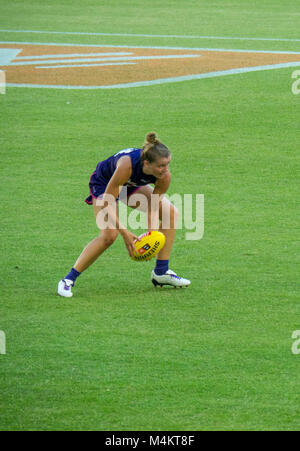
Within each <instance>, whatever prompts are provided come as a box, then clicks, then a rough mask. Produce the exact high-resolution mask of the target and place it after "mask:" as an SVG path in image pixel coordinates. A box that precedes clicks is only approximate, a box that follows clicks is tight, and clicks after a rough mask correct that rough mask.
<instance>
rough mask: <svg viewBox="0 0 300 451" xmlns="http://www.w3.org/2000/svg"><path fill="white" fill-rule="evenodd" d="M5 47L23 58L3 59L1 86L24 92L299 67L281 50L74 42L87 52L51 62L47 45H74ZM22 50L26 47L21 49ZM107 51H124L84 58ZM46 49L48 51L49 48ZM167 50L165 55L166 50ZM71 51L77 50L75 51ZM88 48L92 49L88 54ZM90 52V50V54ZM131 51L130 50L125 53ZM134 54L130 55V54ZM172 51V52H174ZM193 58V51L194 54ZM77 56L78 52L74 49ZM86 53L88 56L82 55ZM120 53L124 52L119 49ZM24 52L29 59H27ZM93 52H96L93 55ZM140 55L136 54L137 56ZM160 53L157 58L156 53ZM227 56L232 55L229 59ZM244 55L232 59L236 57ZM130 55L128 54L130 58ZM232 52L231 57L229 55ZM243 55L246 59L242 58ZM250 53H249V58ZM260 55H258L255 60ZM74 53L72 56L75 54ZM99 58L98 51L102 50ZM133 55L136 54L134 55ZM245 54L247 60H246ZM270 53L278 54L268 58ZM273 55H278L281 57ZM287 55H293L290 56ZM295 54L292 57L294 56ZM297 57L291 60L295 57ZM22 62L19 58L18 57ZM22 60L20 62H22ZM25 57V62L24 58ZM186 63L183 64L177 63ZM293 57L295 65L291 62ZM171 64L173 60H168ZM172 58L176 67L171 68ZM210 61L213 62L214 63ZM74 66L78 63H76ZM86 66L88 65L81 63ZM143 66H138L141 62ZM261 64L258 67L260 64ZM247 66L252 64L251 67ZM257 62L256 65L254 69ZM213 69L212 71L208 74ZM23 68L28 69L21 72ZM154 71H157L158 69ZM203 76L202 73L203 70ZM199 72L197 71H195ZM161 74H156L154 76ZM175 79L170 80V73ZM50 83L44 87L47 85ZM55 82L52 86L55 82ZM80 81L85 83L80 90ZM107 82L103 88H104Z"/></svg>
mask: <svg viewBox="0 0 300 451" xmlns="http://www.w3.org/2000/svg"><path fill="white" fill-rule="evenodd" d="M0 45H1V42H0ZM8 45H17V46H18V47H21V46H22V50H19V49H18V50H16V49H13V50H15V51H16V52H20V51H22V52H23V51H24V52H26V53H25V55H26V57H18V56H16V57H15V59H14V60H13V61H11V60H10V59H9V61H11V62H9V63H8V64H7V66H4V67H6V69H5V70H6V71H7V75H8V80H7V81H8V83H7V87H29V88H33V87H34V88H51V89H52V88H53V89H121V88H133V87H141V86H153V85H161V84H165V83H174V82H182V81H190V80H200V79H206V78H214V77H221V76H226V75H235V74H242V73H249V72H257V71H266V70H274V69H283V68H290V67H300V58H299V55H300V52H285V51H265V50H264V51H256V50H246V51H245V50H241V49H233V50H229V49H226V50H224V49H208V48H207V49H203V48H201V49H200V48H190V49H188V50H192V51H193V52H194V53H182V54H180V53H178V51H181V52H185V51H186V50H187V49H186V48H182V47H171V48H170V47H150V46H130V47H128V46H115V45H92V44H89V45H87V44H81V45H80V44H79V45H80V46H81V47H82V48H87V49H88V50H87V53H86V54H84V53H80V55H84V56H86V57H87V58H85V57H84V56H82V57H80V58H76V57H75V54H72V53H70V54H67V59H65V58H66V57H65V56H63V57H62V58H61V59H57V55H53V50H51V51H50V48H49V49H48V48H47V47H48V46H53V47H57V49H58V48H59V47H63V46H65V47H67V48H70V47H72V48H75V47H78V44H55V43H50V44H45V43H20V42H17V43H16V42H14V43H12V42H5V43H4V46H5V48H4V49H2V50H4V51H7V50H8V49H7V48H6V47H7V46H8ZM26 46H28V47H26ZM34 46H39V47H40V48H35V47H34ZM100 48H101V49H104V48H107V49H109V50H108V52H109V51H110V52H111V51H112V50H114V49H120V48H124V49H125V48H126V49H127V52H126V53H127V55H126V56H120V54H121V52H112V53H117V55H118V56H109V57H106V55H108V53H106V54H104V55H105V57H104V56H102V57H92V58H91V57H90V56H91V55H95V53H96V52H97V50H96V49H100ZM51 49H52V47H51ZM140 49H147V51H145V52H141V51H140ZM154 49H155V50H157V49H159V50H162V51H166V50H167V51H168V54H163V52H158V51H156V52H151V51H152V50H154ZM170 49H171V50H172V54H170V53H171V52H169V50H170ZM75 50H77V49H75ZM93 50H94V51H93ZM95 50H96V51H95ZM131 50H133V51H132V52H131ZM47 51H49V54H51V55H50V58H49V56H48V58H49V59H47ZM135 51H136V52H135ZM176 51H177V53H176ZM200 51H201V53H198V54H196V52H200ZM39 52H41V53H42V54H41V55H40V58H42V59H40V58H38V57H37V53H39ZM77 52H78V50H77ZM88 52H92V53H88ZM124 52H125V51H124ZM30 53H32V56H33V57H34V60H32V58H31V56H30ZM61 53H62V54H63V55H66V53H67V49H66V48H65V49H64V50H63V51H62V52H61ZM97 53H98V52H97ZM141 53H142V55H141ZM159 53H160V54H159ZM230 53H232V55H230ZM239 53H241V54H244V55H241V57H240V56H238V54H239ZM132 54H133V55H134V56H132ZM233 54H235V56H234V57H233ZM246 54H247V56H246ZM251 54H253V55H252V56H251ZM259 54H260V56H259ZM261 54H268V55H266V57H262V56H261ZM77 55H78V53H77ZM102 55H103V52H102ZM137 55H138V56H137ZM248 55H249V57H248ZM273 55H278V58H277V57H274V56H273ZM279 55H284V56H285V57H281V56H279ZM291 55H293V56H291ZM294 55H295V58H294ZM296 56H297V57H298V58H297V57H296ZM20 58H22V59H20ZM25 58H26V59H25ZM29 58H30V59H31V60H30V61H29V60H28V59H29ZM183 59H185V60H186V63H184V62H183V61H180V60H183ZM297 59H298V61H297ZM153 60H162V61H165V62H167V60H170V65H167V64H163V65H155V66H152V65H151V64H148V63H147V64H145V61H147V62H148V61H153ZM172 60H173V62H172ZM176 60H177V61H178V63H176V64H177V65H176V64H175V62H176ZM214 61H215V63H214ZM76 63H78V64H76ZM84 63H88V64H84ZM137 63H140V68H139V70H138V71H133V70H131V69H130V68H128V70H124V71H122V70H121V69H120V71H117V69H113V70H114V72H111V74H108V73H107V71H105V72H104V71H102V72H101V69H100V67H101V66H103V65H104V64H105V65H106V64H111V65H112V66H115V67H117V66H122V65H128V66H129V64H137ZM143 63H144V64H143ZM261 63H264V64H261ZM251 64H252V66H251ZM255 64H257V65H255ZM214 65H215V67H216V68H218V70H211V69H213V68H214ZM91 66H94V67H96V66H98V67H99V70H98V71H97V69H95V71H90V72H89V71H88V68H89V67H91ZM26 67H28V69H26ZM72 67H73V68H78V67H81V68H84V67H85V68H86V72H85V73H84V75H82V72H80V73H79V72H78V75H77V79H76V73H75V72H74V73H71V71H65V72H59V74H58V75H57V76H55V75H54V77H53V74H52V75H51V77H50V76H49V75H48V74H47V73H46V71H45V72H41V71H39V72H38V73H37V71H36V69H43V70H46V69H50V68H51V69H58V68H61V69H64V68H65V69H66V68H72ZM160 67H161V68H162V69H163V70H162V71H160ZM206 70H207V71H208V72H205V71H206ZM199 72H200V73H199ZM160 74H161V76H159V75H160ZM176 74H177V76H173V75H176ZM95 80H97V81H98V85H97V86H95V85H94V84H95ZM49 82H50V83H49ZM55 83H56V84H55ZM82 83H84V84H85V85H84V86H83V85H82ZM106 83H109V84H106Z"/></svg>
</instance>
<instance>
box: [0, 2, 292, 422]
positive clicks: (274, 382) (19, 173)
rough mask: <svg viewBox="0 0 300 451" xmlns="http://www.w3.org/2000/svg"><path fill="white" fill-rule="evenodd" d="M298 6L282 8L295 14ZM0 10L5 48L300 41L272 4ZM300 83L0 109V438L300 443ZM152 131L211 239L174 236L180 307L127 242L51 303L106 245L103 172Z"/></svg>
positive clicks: (277, 73) (150, 90)
mask: <svg viewBox="0 0 300 451" xmlns="http://www.w3.org/2000/svg"><path fill="white" fill-rule="evenodd" d="M293 3H294V5H293ZM84 5H85V6H83V3H82V2H80V1H79V0H72V1H65V2H64V6H62V5H61V2H58V1H57V0H54V1H51V2H50V1H45V2H40V1H37V0H36V1H32V0H30V1H26V2H25V1H11V2H4V0H0V6H1V17H0V29H5V30H44V31H69V32H76V31H78V32H103V33H138V34H166V35H168V34H169V35H172V34H180V35H197V36H198V35H199V36H230V37H234V36H235V37H249V38H256V37H259V38H282V39H284V38H286V39H299V38H300V36H299V29H300V15H299V7H298V12H297V5H296V2H290V3H288V4H287V3H286V2H284V1H283V0H275V1H274V0H273V1H269V0H263V1H260V2H254V1H249V0H245V1H243V2H239V1H237V0H236V1H216V0H214V1H211V2H204V1H194V0H186V1H185V2H180V1H179V0H173V1H171V0H168V1H165V2H159V1H157V0H151V1H150V2H147V1H146V0H140V1H138V0H135V1H129V0H124V1H123V0H121V1H118V2H117V1H115V0H110V1H108V0H104V1H100V2H99V1H96V0H89V1H87V2H84ZM16 40H17V41H22V42H23V41H24V42H57V43H59V42H60V43H68V42H69V43H84V44H86V43H89V44H102V43H103V44H120V45H127V44H128V45H149V46H151V45H161V46H163V45H166V46H169V45H174V46H188V47H212V48H242V49H247V48H248V49H257V50H259V49H264V50H289V51H299V48H300V43H299V42H298V43H297V42H296V41H282V42H280V41H238V40H236V41H235V40H224V41H221V40H220V41H218V40H209V39H207V40H206V39H205V40H203V39H184V40H182V39H179V38H150V37H148V38H146V37H128V38H126V37H116V36H112V37H109V36H103V37H101V36H76V35H66V36H63V35H55V34H53V35H46V34H45V35H34V34H17V33H8V32H3V31H2V32H0V41H16ZM292 72H293V69H283V70H273V71H267V72H257V73H250V74H244V75H233V76H227V77H219V78H216V79H206V80H195V81H188V82H183V83H174V84H168V85H161V86H152V87H142V88H132V89H123V90H107V91H101V90H99V91H97V90H95V91H73V90H69V91H66V90H56V89H51V90H47V89H21V88H8V89H7V93H6V95H0V123H1V126H0V127H1V133H0V155H1V194H0V202H1V220H0V221H1V232H0V233H1V259H0V262H1V280H0V287H1V297H0V330H2V331H4V332H5V334H6V340H7V350H6V355H0V430H106V431H118V430H119V431H122V430H123V431H130V430H131V431H142V430H146V431H155V430H157V431H159V430H169V431H188V430H189V431H193V430H195V431H202V430H298V429H299V427H300V395H299V390H298V385H299V374H300V373H299V371H300V356H297V355H293V354H292V351H291V348H292V343H293V340H292V338H291V336H292V333H293V331H294V330H296V329H300V317H299V305H298V302H299V282H298V279H299V238H300V235H299V199H298V197H299V169H300V164H299V142H300V129H299V114H300V95H299V96H295V95H293V94H292V92H291V85H292V78H291V75H292ZM150 130H156V131H157V132H158V133H159V135H160V137H161V139H162V140H163V142H165V143H166V144H168V145H169V146H170V148H171V149H172V152H173V161H172V166H171V172H172V176H173V182H172V186H171V190H170V193H171V194H172V193H179V194H184V193H190V194H193V195H196V194H197V193H200V194H204V195H205V235H204V238H203V239H202V240H200V241H185V239H184V237H185V231H184V230H180V231H178V237H177V242H176V245H175V247H174V251H173V256H172V260H171V267H172V269H173V270H175V271H176V272H178V273H180V274H181V275H183V276H184V277H187V278H190V279H191V280H192V285H191V287H190V288H188V289H186V290H173V289H167V288H166V289H159V290H155V289H154V288H153V286H152V284H151V281H150V273H151V270H152V269H153V263H151V262H150V263H143V264H138V263H134V262H131V261H130V260H129V258H128V256H127V252H126V249H125V247H124V244H123V242H122V239H121V238H120V237H119V238H118V240H117V242H116V243H115V244H114V246H113V247H112V248H111V249H110V250H109V251H108V252H107V253H106V254H105V255H104V256H102V257H101V258H100V259H99V261H98V262H97V263H96V264H95V265H93V266H92V267H91V268H90V269H89V270H88V271H87V272H86V273H84V274H83V275H81V277H80V279H78V282H77V284H76V289H74V293H75V294H74V297H73V298H72V300H65V299H62V298H59V297H58V296H57V295H56V289H57V283H58V281H59V280H60V279H61V278H62V277H63V276H65V275H66V273H67V272H68V271H69V270H70V268H71V267H72V265H73V264H74V261H75V259H76V258H77V256H78V255H79V253H80V252H81V250H82V249H83V247H84V246H85V245H86V244H87V243H88V242H89V241H90V240H91V239H93V238H94V237H95V236H96V235H97V233H98V231H97V227H96V225H95V222H94V218H93V212H92V209H91V208H90V207H88V206H87V205H86V204H84V202H83V200H84V198H85V197H86V196H87V195H88V181H89V177H90V174H91V172H92V171H93V170H94V168H95V166H96V164H97V162H98V161H100V160H101V159H104V158H106V157H108V156H110V155H112V154H113V153H115V152H116V151H118V150H120V149H122V148H125V147H131V146H140V145H141V144H142V142H143V139H144V136H145V134H146V133H147V132H148V131H150Z"/></svg>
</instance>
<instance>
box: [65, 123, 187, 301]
mask: <svg viewBox="0 0 300 451" xmlns="http://www.w3.org/2000/svg"><path fill="white" fill-rule="evenodd" d="M170 161H171V153H170V150H169V149H168V147H166V146H165V145H164V144H163V143H162V142H161V141H160V140H159V139H158V137H157V135H156V133H154V132H151V133H148V135H147V136H146V142H145V144H144V146H143V148H142V149H136V148H132V149H125V150H122V151H120V152H118V153H117V154H115V155H113V156H112V157H110V158H108V159H107V160H105V161H102V162H100V163H99V164H98V165H97V168H96V171H95V172H94V173H93V174H92V176H91V179H90V184H89V187H90V196H89V197H88V198H87V199H86V200H85V202H86V203H87V204H88V205H93V207H94V214H95V217H96V220H97V219H99V214H101V212H103V211H104V210H103V209H104V208H106V210H105V213H106V219H107V222H106V223H105V224H103V221H102V224H99V222H100V221H98V220H97V225H98V227H99V228H100V236H98V237H97V238H95V239H94V240H93V241H91V242H90V243H89V244H88V245H87V246H86V247H85V249H84V250H83V252H82V254H81V255H80V257H79V258H78V260H77V261H76V263H75V265H74V267H73V268H72V269H71V271H70V272H69V274H67V275H66V277H65V278H64V279H62V280H61V281H60V282H59V284H58V294H59V295H60V296H64V297H71V296H73V293H72V287H74V285H75V281H76V279H77V278H78V277H79V275H80V274H81V273H82V272H84V271H85V270H86V269H87V268H88V267H89V266H90V265H91V264H92V263H94V262H95V261H96V260H97V259H98V257H99V256H100V255H101V254H103V252H104V251H105V250H106V249H108V248H109V247H110V246H111V245H112V244H113V243H114V241H115V240H116V238H117V236H118V235H119V233H120V235H121V236H122V238H123V240H124V243H125V246H126V247H127V250H128V253H129V255H130V256H131V255H132V253H133V251H134V249H135V247H134V243H135V242H136V240H138V237H137V236H136V235H134V234H133V233H131V232H130V231H129V230H127V229H126V228H125V227H124V226H123V225H122V224H121V222H120V221H119V217H118V200H119V198H121V199H122V192H124V190H126V191H125V193H126V199H125V200H126V203H128V199H129V198H130V196H131V195H132V194H133V193H134V192H137V191H138V194H139V195H140V194H142V195H143V196H144V198H145V199H146V200H147V202H146V203H147V207H148V208H147V212H148V228H149V231H150V230H155V229H156V230H157V229H158V227H159V230H160V231H161V232H162V233H164V235H165V237H166V243H165V246H164V247H163V249H162V250H161V251H160V253H159V254H158V256H157V260H156V267H155V269H154V271H152V276H151V277H152V282H153V284H154V285H155V286H157V285H160V286H163V285H172V286H174V287H187V286H189V285H190V281H189V280H186V279H183V278H182V277H178V276H177V275H176V274H175V273H174V272H173V271H171V270H170V269H169V259H170V254H171V250H172V246H173V243H174V239H175V234H176V222H177V216H178V212H177V210H176V208H175V207H174V206H173V205H172V204H171V203H170V202H169V201H168V200H167V199H166V198H165V197H163V195H164V194H165V193H166V192H167V190H168V188H169V185H170V181H171V175H170V172H169V164H170ZM150 184H153V185H154V188H153V187H151V186H150ZM154 194H156V195H159V196H160V197H159V202H156V203H155V202H153V199H154V198H155V196H153V195H154ZM156 198H157V196H156ZM112 200H113V201H112ZM155 204H156V206H155ZM135 208H139V207H135ZM166 215H168V218H169V220H168V226H167V227H164V224H163V222H164V221H162V219H163V218H164V217H165V216H166ZM153 218H154V219H153ZM156 219H157V221H156ZM159 220H160V221H162V222H160V225H159ZM155 223H156V224H157V226H156V227H155V226H154V227H153V224H155Z"/></svg>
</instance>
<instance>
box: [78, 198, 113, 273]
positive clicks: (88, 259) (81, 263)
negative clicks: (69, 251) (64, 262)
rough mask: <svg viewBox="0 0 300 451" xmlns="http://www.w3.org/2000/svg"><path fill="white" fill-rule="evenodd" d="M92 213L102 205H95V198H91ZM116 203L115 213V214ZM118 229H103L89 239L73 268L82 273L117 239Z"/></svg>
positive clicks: (98, 211)
mask: <svg viewBox="0 0 300 451" xmlns="http://www.w3.org/2000/svg"><path fill="white" fill-rule="evenodd" d="M93 207H94V214H95V218H96V219H97V215H98V214H99V213H100V211H101V209H102V208H103V207H101V206H98V205H97V199H94V200H93ZM117 214H118V213H117V203H116V215H117ZM118 234H119V231H118V230H116V229H104V230H102V231H101V232H100V236H99V237H97V238H95V239H94V240H93V241H91V242H90V243H89V244H88V245H87V246H86V247H85V248H84V250H83V251H82V253H81V255H80V257H79V258H78V260H77V261H76V263H75V265H74V268H75V269H76V271H78V272H80V273H82V272H83V271H85V270H86V269H87V268H88V267H89V266H91V265H92V264H93V263H94V262H95V261H96V260H97V259H98V258H99V257H100V255H101V254H103V252H104V251H106V249H108V248H109V247H110V246H111V245H112V244H113V243H114V242H115V240H116V239H117V237H118Z"/></svg>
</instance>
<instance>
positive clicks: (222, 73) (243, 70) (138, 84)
mask: <svg viewBox="0 0 300 451" xmlns="http://www.w3.org/2000/svg"><path fill="white" fill-rule="evenodd" d="M289 67H300V61H299V62H295V63H284V64H276V65H274V66H273V65H272V66H257V67H242V68H239V69H232V70H225V71H219V72H209V73H207V74H196V75H188V76H183V77H174V78H162V79H158V80H151V81H141V82H135V83H123V84H116V85H110V86H68V85H34V84H16V83H7V87H11V88H49V89H76V90H78V89H79V90H85V89H87V90H95V89H123V88H138V87H143V86H153V85H161V84H164V83H175V82H181V81H191V80H202V79H206V78H215V77H224V76H226V75H237V74H246V73H249V72H259V71H264V70H273V69H286V68H289Z"/></svg>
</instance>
